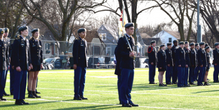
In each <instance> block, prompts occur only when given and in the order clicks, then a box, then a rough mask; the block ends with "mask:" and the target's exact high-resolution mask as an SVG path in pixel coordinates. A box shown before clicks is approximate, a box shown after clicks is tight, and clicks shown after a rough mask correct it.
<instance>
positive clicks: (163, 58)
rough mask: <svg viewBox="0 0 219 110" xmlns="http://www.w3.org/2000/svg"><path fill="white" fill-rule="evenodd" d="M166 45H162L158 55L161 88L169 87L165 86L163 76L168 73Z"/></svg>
mask: <svg viewBox="0 0 219 110" xmlns="http://www.w3.org/2000/svg"><path fill="white" fill-rule="evenodd" d="M164 49H165V45H160V50H159V52H158V53H157V60H158V62H157V68H158V71H159V75H158V79H159V86H167V85H165V84H163V75H164V72H165V71H166V53H165V50H164Z"/></svg>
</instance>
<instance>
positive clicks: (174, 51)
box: [171, 45, 177, 63]
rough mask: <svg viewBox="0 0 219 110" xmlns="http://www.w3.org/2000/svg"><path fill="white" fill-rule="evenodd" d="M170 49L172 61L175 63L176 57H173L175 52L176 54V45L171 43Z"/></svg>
mask: <svg viewBox="0 0 219 110" xmlns="http://www.w3.org/2000/svg"><path fill="white" fill-rule="evenodd" d="M171 50H172V57H173V62H174V63H175V61H176V59H175V54H176V50H177V46H175V45H173V47H172V48H171Z"/></svg>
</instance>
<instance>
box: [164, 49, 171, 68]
mask: <svg viewBox="0 0 219 110" xmlns="http://www.w3.org/2000/svg"><path fill="white" fill-rule="evenodd" d="M165 52H166V58H167V61H166V62H167V65H168V64H170V66H173V56H172V50H171V49H168V48H167V49H166V50H165Z"/></svg>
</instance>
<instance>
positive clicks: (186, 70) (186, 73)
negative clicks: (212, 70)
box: [183, 41, 190, 87]
mask: <svg viewBox="0 0 219 110" xmlns="http://www.w3.org/2000/svg"><path fill="white" fill-rule="evenodd" d="M184 50H185V52H186V67H185V78H184V81H183V82H184V86H185V87H189V86H190V85H189V84H188V77H189V66H190V59H189V54H190V49H189V42H187V41H185V47H184Z"/></svg>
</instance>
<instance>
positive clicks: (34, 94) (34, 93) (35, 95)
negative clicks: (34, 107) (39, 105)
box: [33, 91, 41, 98]
mask: <svg viewBox="0 0 219 110" xmlns="http://www.w3.org/2000/svg"><path fill="white" fill-rule="evenodd" d="M33 96H34V97H36V98H41V96H38V95H37V94H36V92H35V91H34V92H33Z"/></svg>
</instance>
